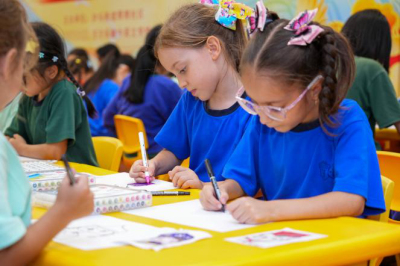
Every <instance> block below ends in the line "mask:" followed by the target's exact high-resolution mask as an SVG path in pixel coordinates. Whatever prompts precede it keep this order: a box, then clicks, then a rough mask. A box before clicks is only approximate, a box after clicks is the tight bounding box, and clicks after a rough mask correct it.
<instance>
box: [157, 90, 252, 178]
mask: <svg viewBox="0 0 400 266" xmlns="http://www.w3.org/2000/svg"><path fill="white" fill-rule="evenodd" d="M249 120H250V114H248V113H247V112H246V111H244V110H243V109H242V108H239V104H238V103H235V104H234V105H232V106H231V107H230V108H229V109H225V110H218V111H217V110H210V109H208V108H207V104H206V102H202V101H200V100H197V99H196V98H195V97H193V96H192V94H191V93H190V92H186V93H185V94H183V96H182V98H181V99H180V101H179V103H178V105H177V106H176V108H175V110H174V112H173V113H172V114H171V116H170V118H169V119H168V121H167V123H166V124H165V126H164V127H163V128H162V129H161V131H160V133H159V134H158V135H157V136H156V142H157V143H158V144H160V145H161V146H162V147H164V148H165V149H167V150H169V151H171V152H172V153H173V154H175V156H176V157H177V158H178V159H180V160H184V159H186V158H187V157H190V165H189V168H190V169H192V170H193V171H194V172H195V173H196V174H197V176H198V177H199V178H200V180H201V181H203V182H209V181H210V179H209V177H208V175H207V170H206V167H205V165H204V160H205V159H209V160H210V162H211V165H212V167H213V170H214V174H215V177H216V178H217V180H218V181H221V180H224V178H223V177H222V176H221V173H222V169H223V167H224V165H225V163H226V162H227V160H228V159H229V157H230V156H231V154H232V153H233V151H234V149H235V147H236V145H237V144H238V143H239V141H240V139H241V138H242V135H243V134H244V131H245V128H246V126H247V124H248V121H249Z"/></svg>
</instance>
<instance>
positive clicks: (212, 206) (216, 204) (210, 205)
mask: <svg viewBox="0 0 400 266" xmlns="http://www.w3.org/2000/svg"><path fill="white" fill-rule="evenodd" d="M219 191H220V192H221V199H220V200H221V201H218V200H217V197H216V195H215V191H214V188H213V186H212V184H211V183H207V184H205V185H204V187H203V189H202V190H201V192H200V202H201V205H203V208H204V209H205V210H207V211H219V210H221V209H222V205H223V204H224V205H225V204H226V202H227V201H228V199H229V195H228V193H227V192H226V190H225V189H224V187H222V186H219Z"/></svg>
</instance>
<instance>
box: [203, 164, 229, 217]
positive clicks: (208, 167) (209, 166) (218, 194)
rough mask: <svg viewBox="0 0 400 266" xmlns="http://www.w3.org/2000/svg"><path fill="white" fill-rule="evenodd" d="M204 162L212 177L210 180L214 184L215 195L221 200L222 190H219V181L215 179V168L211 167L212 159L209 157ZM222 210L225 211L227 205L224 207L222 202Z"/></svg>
mask: <svg viewBox="0 0 400 266" xmlns="http://www.w3.org/2000/svg"><path fill="white" fill-rule="evenodd" d="M204 163H205V164H206V168H207V173H208V176H209V177H210V181H211V184H212V186H213V188H214V191H215V195H216V196H217V200H218V201H219V202H221V191H220V190H219V187H218V183H217V180H216V179H215V176H214V172H213V170H212V168H211V164H210V161H209V160H208V159H206V160H205V161H204ZM221 211H223V212H225V207H224V205H223V204H222V207H221Z"/></svg>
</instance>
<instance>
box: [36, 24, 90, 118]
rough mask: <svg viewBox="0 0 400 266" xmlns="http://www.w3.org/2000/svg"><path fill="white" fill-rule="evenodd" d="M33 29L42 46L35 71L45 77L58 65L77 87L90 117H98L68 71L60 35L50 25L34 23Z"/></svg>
mask: <svg viewBox="0 0 400 266" xmlns="http://www.w3.org/2000/svg"><path fill="white" fill-rule="evenodd" d="M32 28H33V30H34V31H35V33H36V36H37V38H38V40H39V44H40V53H39V62H38V64H37V66H36V67H35V69H36V70H37V71H38V73H39V74H40V75H41V76H42V77H43V76H44V72H45V70H46V69H47V68H48V67H51V66H53V65H56V66H57V67H58V73H59V74H60V73H61V70H62V71H63V72H64V73H65V75H66V76H67V77H68V79H69V80H70V81H71V82H72V83H73V84H74V85H75V86H76V88H77V93H78V94H79V95H80V96H81V97H82V98H83V100H84V101H85V103H86V106H87V110H88V113H89V116H90V117H94V116H95V115H96V109H95V107H94V105H93V103H92V102H91V101H90V99H89V98H88V96H87V95H86V94H85V93H82V91H81V89H80V85H79V83H78V82H77V81H76V79H75V78H74V76H73V75H72V73H71V72H70V71H69V69H68V64H67V61H66V60H65V49H64V42H63V40H62V39H61V37H60V35H59V34H58V33H57V32H56V30H55V29H53V28H52V27H51V26H50V25H48V24H46V23H43V22H34V23H32Z"/></svg>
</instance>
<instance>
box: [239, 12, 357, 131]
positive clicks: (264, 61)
mask: <svg viewBox="0 0 400 266" xmlns="http://www.w3.org/2000/svg"><path fill="white" fill-rule="evenodd" d="M288 23H289V21H288V20H285V19H275V20H273V22H271V23H269V24H268V25H266V27H265V29H264V31H263V32H257V33H256V34H255V36H254V37H253V38H252V40H251V41H250V43H249V45H248V46H247V48H246V50H245V52H244V54H243V57H242V61H241V70H243V69H244V68H246V67H253V68H254V69H255V70H256V71H263V72H264V73H268V75H269V76H273V77H274V78H277V79H283V80H282V81H283V82H285V84H287V85H289V86H290V85H292V84H295V83H297V84H300V85H302V86H304V88H306V87H307V85H308V84H310V82H311V81H312V80H313V79H314V78H315V77H316V76H317V75H322V76H323V77H324V79H323V83H322V90H321V92H320V93H319V101H318V111H319V121H320V124H321V126H322V128H323V129H324V131H325V132H326V133H327V134H329V132H328V131H327V130H326V128H325V126H324V124H326V125H328V126H335V125H336V123H335V121H333V120H332V118H333V119H334V117H333V116H332V115H334V114H336V113H337V111H338V110H339V108H340V103H341V102H342V100H343V99H344V98H345V96H346V94H347V91H348V89H349V88H350V86H351V84H352V82H353V79H354V72H355V63H354V56H353V53H352V50H351V48H350V45H349V44H348V42H347V40H346V38H345V37H343V36H342V35H341V34H340V33H337V32H335V31H334V30H333V29H332V28H330V27H327V26H322V25H320V24H319V23H317V22H311V23H310V25H318V26H320V27H321V28H323V30H324V31H323V32H322V33H320V34H319V35H318V37H317V38H315V39H314V40H313V42H312V43H311V44H308V45H307V46H296V45H287V43H288V42H289V40H290V39H291V38H292V37H293V36H294V35H295V33H294V32H292V31H288V30H284V29H283V28H284V27H285V26H286V25H288ZM335 120H336V119H335Z"/></svg>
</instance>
